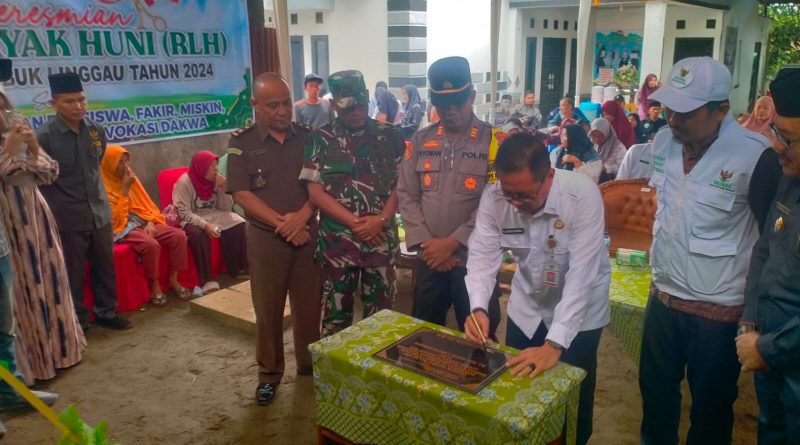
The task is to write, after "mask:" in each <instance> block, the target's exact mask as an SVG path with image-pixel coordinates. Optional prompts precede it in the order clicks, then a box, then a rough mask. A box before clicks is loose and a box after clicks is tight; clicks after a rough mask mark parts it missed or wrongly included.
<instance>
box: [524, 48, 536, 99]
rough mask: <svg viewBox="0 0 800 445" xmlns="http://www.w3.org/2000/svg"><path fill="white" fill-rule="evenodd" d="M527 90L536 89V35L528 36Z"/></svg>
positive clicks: (526, 54)
mask: <svg viewBox="0 0 800 445" xmlns="http://www.w3.org/2000/svg"><path fill="white" fill-rule="evenodd" d="M525 48H526V49H525V90H526V91H535V90H536V37H528V41H527V46H526V47H525Z"/></svg>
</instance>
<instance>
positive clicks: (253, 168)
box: [227, 123, 321, 385]
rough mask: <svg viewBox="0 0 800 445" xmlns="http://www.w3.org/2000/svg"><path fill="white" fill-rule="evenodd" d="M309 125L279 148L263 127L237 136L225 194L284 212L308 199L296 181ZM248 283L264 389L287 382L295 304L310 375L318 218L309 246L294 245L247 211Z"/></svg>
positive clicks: (299, 353) (301, 357) (297, 336)
mask: <svg viewBox="0 0 800 445" xmlns="http://www.w3.org/2000/svg"><path fill="white" fill-rule="evenodd" d="M310 131H311V128H310V127H308V126H306V125H302V124H297V123H292V124H291V125H290V127H289V130H288V132H287V133H286V138H285V139H284V141H283V142H282V143H281V142H279V141H278V140H277V139H275V138H274V137H272V135H271V134H270V133H269V131H268V130H267V129H266V128H265V127H264V126H263V125H261V124H255V125H252V126H248V127H244V128H241V129H239V130H236V131H234V132H233V133H232V134H231V139H230V143H229V147H230V148H228V177H227V192H228V193H235V192H238V191H249V192H252V193H253V194H255V195H256V196H257V197H258V198H259V199H261V200H262V201H264V203H265V204H266V205H267V206H269V207H270V208H271V209H272V210H274V211H275V212H277V213H278V214H280V215H284V214H286V213H290V212H296V211H298V210H300V209H301V208H302V207H303V205H305V203H306V202H307V201H308V193H307V191H306V188H305V186H304V185H303V184H302V183H301V182H300V181H298V180H297V176H298V175H299V174H300V169H301V168H302V164H303V149H304V147H305V144H306V142H307V140H308V134H309V132H310ZM245 216H246V218H247V221H248V222H249V224H248V231H247V241H248V243H247V245H248V255H249V257H248V259H249V263H250V286H251V294H252V298H253V307H254V309H255V313H256V332H257V339H256V361H257V362H258V380H259V384H267V383H268V384H273V385H277V384H278V383H279V382H280V380H281V378H282V377H283V371H284V366H285V363H284V357H283V311H284V306H285V303H286V294H287V292H288V294H289V298H290V301H291V306H292V331H293V333H294V352H295V357H296V360H297V371H298V373H299V374H307V373H310V372H311V354H310V353H309V352H308V345H309V344H311V343H313V342H315V341H317V340H318V339H319V317H320V310H319V308H320V304H321V302H320V298H321V288H320V271H319V267H318V265H317V264H316V263H315V261H314V251H315V249H316V216H315V215H314V216H312V217H311V218H310V219H309V221H308V223H307V224H308V231H309V233H310V234H311V241H309V242H308V243H306V244H304V245H302V246H299V247H296V246H294V245H293V244H291V243H289V242H288V241H286V240H285V239H284V238H283V237H282V236H281V235H279V234H277V233H275V230H274V227H272V226H269V225H267V224H266V223H265V222H263V221H261V220H258V219H256V218H254V217H253V216H252V215H249V214H247V213H246V214H245Z"/></svg>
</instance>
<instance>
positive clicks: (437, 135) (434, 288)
mask: <svg viewBox="0 0 800 445" xmlns="http://www.w3.org/2000/svg"><path fill="white" fill-rule="evenodd" d="M428 82H429V85H430V98H431V102H432V103H433V105H434V106H435V107H436V109H437V110H438V111H439V116H441V121H440V122H434V123H432V124H431V125H429V126H428V127H426V128H424V129H422V130H420V131H418V132H417V133H416V134H415V135H414V137H413V138H412V139H411V143H410V146H408V147H407V148H406V154H405V157H404V161H403V163H402V164H401V166H400V180H399V182H398V186H397V195H398V197H399V199H400V215H401V216H402V217H403V224H404V228H405V230H406V243H407V245H408V247H409V249H410V250H416V251H417V252H418V255H417V260H416V265H415V270H414V274H415V286H414V289H413V294H414V303H413V308H412V315H413V316H414V317H417V318H421V319H423V320H426V321H429V322H432V323H437V324H440V325H444V324H445V321H446V319H447V312H448V311H449V310H450V306H453V307H454V309H455V315H456V322H457V323H458V328H459V329H461V330H464V320H466V318H467V316H468V315H469V296H468V295H467V288H466V285H465V284H464V276H465V275H466V273H467V268H466V266H467V241H468V240H469V236H470V234H472V229H473V227H475V213H476V212H477V210H478V204H479V202H480V198H481V193H482V192H483V189H484V186H485V185H486V184H487V183H493V182H494V172H493V170H492V162H493V161H494V156H495V154H496V153H497V148H498V146H499V144H500V141H502V139H503V138H504V137H505V134H504V133H502V132H501V131H500V130H499V129H496V128H492V127H491V125H489V124H488V123H486V122H483V121H481V120H479V119H478V118H477V117H476V116H475V114H474V113H473V112H472V104H473V102H474V100H475V90H474V89H473V87H472V76H471V74H470V68H469V62H467V59H465V58H463V57H446V58H444V59H440V60H437V61H436V62H434V63H433V64H432V65H431V67H430V69H429V70H428ZM498 296H499V289H496V291H495V295H494V297H495V298H493V299H492V307H491V308H490V310H489V313H490V314H491V315H492V317H491V318H492V321H493V323H492V329H491V334H492V335H493V334H494V329H495V327H496V326H497V323H498V322H499V319H500V308H499V302H498V298H497V297H498Z"/></svg>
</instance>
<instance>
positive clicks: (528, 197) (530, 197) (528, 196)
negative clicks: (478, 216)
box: [495, 178, 548, 204]
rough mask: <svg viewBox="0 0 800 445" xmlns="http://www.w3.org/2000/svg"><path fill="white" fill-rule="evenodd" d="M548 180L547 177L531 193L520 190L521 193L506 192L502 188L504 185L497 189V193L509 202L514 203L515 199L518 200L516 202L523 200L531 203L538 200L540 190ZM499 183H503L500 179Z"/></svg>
mask: <svg viewBox="0 0 800 445" xmlns="http://www.w3.org/2000/svg"><path fill="white" fill-rule="evenodd" d="M547 180H548V179H547V178H545V179H544V180H543V181H541V182H540V183H539V187H537V188H536V191H535V192H533V193H529V192H519V193H509V192H504V191H503V189H502V186H501V187H498V188H497V189H496V190H495V193H497V195H498V196H499V197H501V198H503V199H505V200H506V201H508V202H509V203H513V202H514V201H516V202H521V203H523V204H530V203H532V202H534V201H536V197H537V196H539V192H540V191H541V190H542V187H544V183H545V182H547ZM497 183H498V185H501V184H500V181H498V182H497Z"/></svg>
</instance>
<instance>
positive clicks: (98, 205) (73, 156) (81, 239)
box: [36, 73, 131, 332]
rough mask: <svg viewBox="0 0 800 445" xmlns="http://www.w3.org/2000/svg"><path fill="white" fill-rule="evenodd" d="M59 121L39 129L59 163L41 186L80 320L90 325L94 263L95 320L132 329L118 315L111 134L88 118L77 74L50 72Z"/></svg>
mask: <svg viewBox="0 0 800 445" xmlns="http://www.w3.org/2000/svg"><path fill="white" fill-rule="evenodd" d="M48 80H49V81H50V92H51V93H52V99H51V101H50V105H51V106H52V107H53V108H54V109H55V110H56V117H55V119H51V120H49V121H47V122H45V123H44V124H43V125H42V126H41V127H39V129H38V130H37V131H36V138H37V139H38V140H39V145H40V146H41V147H42V149H44V151H46V152H47V154H48V155H50V157H51V158H53V159H54V160H55V161H57V162H58V165H59V174H58V178H57V179H56V181H55V182H54V183H52V184H50V185H46V186H42V187H41V188H40V190H41V192H42V195H43V196H44V198H45V200H46V201H47V204H48V205H49V206H50V210H52V212H53V217H55V219H56V223H57V224H58V231H59V235H60V237H61V246H62V249H63V250H64V258H66V259H67V262H66V263H67V276H68V277H69V288H70V292H71V293H72V299H73V301H74V303H75V312H76V314H77V315H78V321H79V322H80V324H81V327H82V328H83V331H84V332H86V331H87V330H88V329H89V309H87V308H86V307H85V306H84V305H83V276H84V274H85V273H86V261H87V260H88V261H89V263H91V265H92V267H91V277H92V290H93V291H94V315H95V317H94V322H95V324H98V325H100V326H104V327H107V328H109V329H128V328H130V327H131V323H130V321H128V320H126V319H124V318H122V317H120V316H118V315H117V314H116V309H117V278H116V277H117V276H116V272H115V271H114V233H113V230H112V227H111V207H110V206H109V204H108V196H107V195H106V188H105V186H104V185H103V181H102V179H101V177H100V161H101V160H102V159H103V154H105V151H106V133H105V130H104V129H103V127H102V126H101V125H100V124H98V123H97V122H95V121H93V120H91V119H89V118H88V117H86V111H87V106H86V94H85V93H84V91H83V85H82V84H81V79H80V77H79V76H78V75H77V74H75V73H62V74H53V75H50V76H48Z"/></svg>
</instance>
